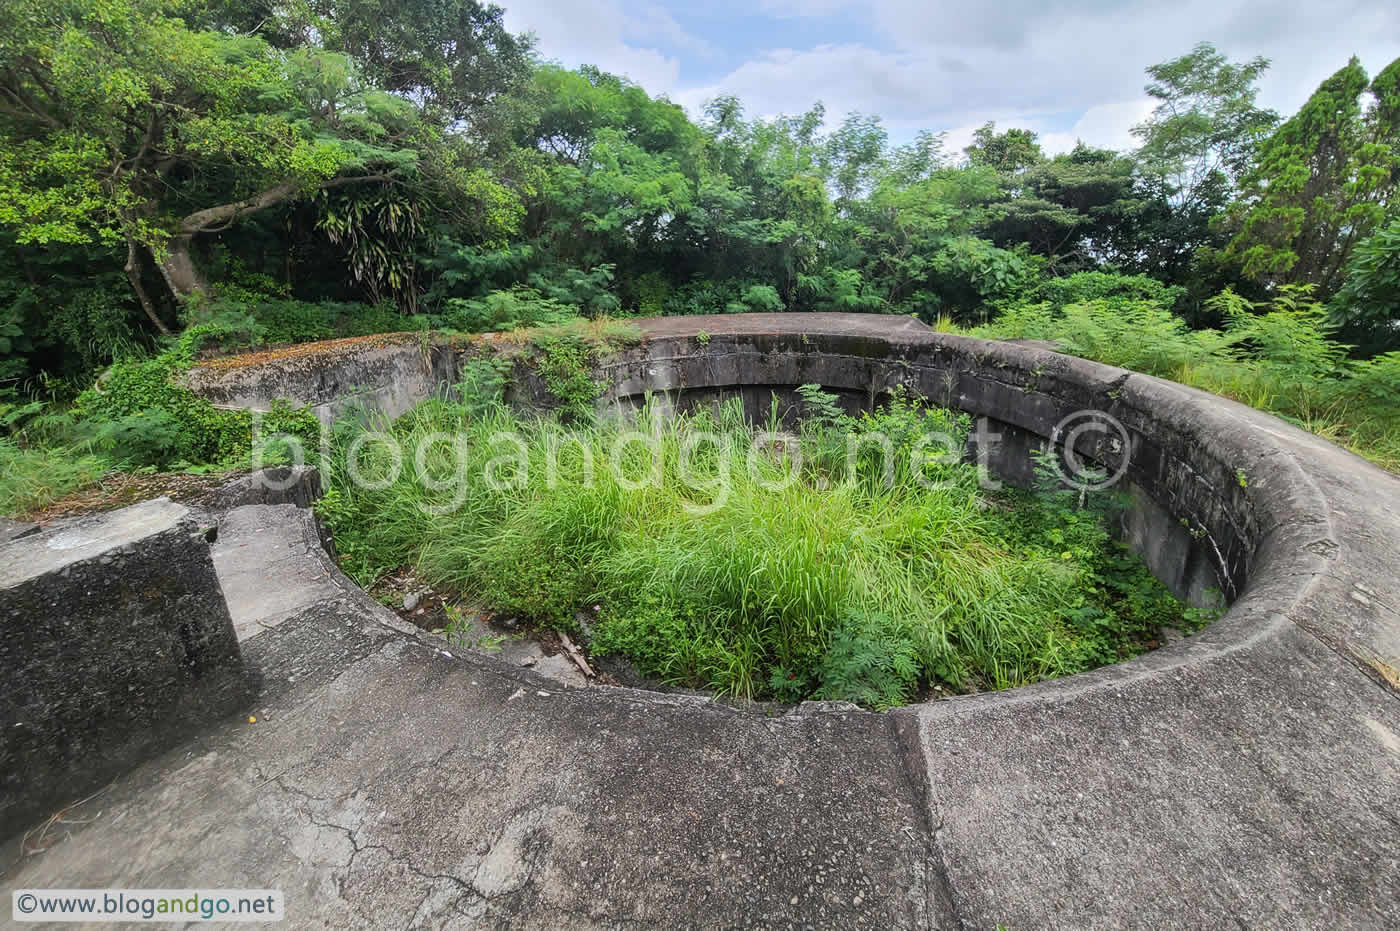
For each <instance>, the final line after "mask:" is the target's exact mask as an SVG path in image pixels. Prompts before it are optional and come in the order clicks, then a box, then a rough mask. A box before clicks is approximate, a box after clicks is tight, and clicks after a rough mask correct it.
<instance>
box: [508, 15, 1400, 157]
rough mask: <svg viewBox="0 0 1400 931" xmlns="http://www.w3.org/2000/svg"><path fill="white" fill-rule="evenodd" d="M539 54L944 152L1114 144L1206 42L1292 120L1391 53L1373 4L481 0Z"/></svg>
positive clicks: (1124, 144) (754, 112) (652, 85)
mask: <svg viewBox="0 0 1400 931" xmlns="http://www.w3.org/2000/svg"><path fill="white" fill-rule="evenodd" d="M496 2H497V3H498V4H500V5H501V6H503V7H505V10H506V16H505V20H506V25H507V26H508V27H509V28H510V29H511V31H513V32H532V33H534V34H535V36H536V40H537V46H536V48H537V50H538V52H539V53H540V55H541V56H542V57H543V58H546V59H553V60H557V61H559V62H562V63H563V64H565V65H567V66H569V67H575V66H578V65H582V64H592V65H597V66H598V67H600V68H602V69H603V70H604V71H610V72H612V73H614V74H622V75H626V76H627V77H629V78H631V79H632V80H633V81H635V82H636V83H638V84H640V85H641V86H642V87H644V88H646V89H647V90H648V91H649V92H651V93H652V94H653V95H661V94H665V95H666V96H668V97H670V98H671V99H672V100H674V101H675V102H676V103H679V104H681V105H683V106H684V107H685V108H686V110H687V111H689V112H690V114H691V115H692V116H698V115H699V114H700V112H701V108H702V107H703V106H704V104H705V102H706V101H707V100H709V99H711V98H713V97H714V96H715V95H716V94H735V95H737V96H738V97H739V98H740V99H741V100H742V101H743V103H744V108H745V112H746V113H747V114H748V116H750V117H772V116H776V115H778V114H796V113H801V112H803V111H805V110H807V109H808V108H809V107H810V106H811V105H812V104H813V103H814V102H816V101H818V100H820V101H822V102H823V103H824V104H825V105H826V112H827V116H828V122H829V123H831V122H833V121H835V122H839V120H840V118H841V117H842V116H844V115H845V114H847V113H850V112H852V111H860V112H862V113H874V114H878V115H880V116H881V117H882V118H883V119H884V122H885V126H886V127H887V128H888V130H889V132H890V138H891V141H893V142H895V143H900V142H905V141H908V140H910V139H912V138H913V137H914V135H915V134H916V133H917V132H918V131H919V130H922V129H929V130H933V131H935V132H947V133H948V140H947V146H948V148H949V149H950V150H952V151H957V150H958V149H961V147H962V146H964V145H966V144H967V143H968V142H969V141H970V140H971V137H972V131H973V130H974V129H975V128H976V127H978V126H980V125H982V124H983V123H985V122H986V121H988V120H995V121H996V122H997V124H998V125H999V126H1001V127H1003V128H1006V127H1009V126H1019V127H1024V128H1028V129H1033V130H1035V131H1036V132H1038V133H1040V137H1041V143H1042V145H1043V146H1044V148H1045V149H1046V150H1047V151H1048V152H1052V153H1053V152H1060V151H1067V150H1068V149H1070V148H1072V147H1073V146H1074V144H1075V142H1076V140H1078V139H1083V140H1084V141H1085V142H1087V143H1090V144H1092V145H1098V146H1107V147H1111V148H1116V149H1125V148H1131V147H1132V146H1133V145H1134V140H1133V138H1132V136H1131V133H1130V132H1129V131H1130V130H1131V128H1132V126H1133V125H1134V124H1136V123H1138V122H1140V121H1141V120H1142V119H1143V118H1144V117H1145V116H1147V114H1148V113H1150V112H1151V109H1152V104H1151V102H1150V101H1149V99H1148V98H1147V96H1146V95H1145V94H1144V93H1143V90H1142V88H1143V85H1144V84H1145V83H1146V81H1147V77H1146V75H1145V74H1144V73H1143V69H1144V68H1146V67H1147V66H1148V65H1150V64H1154V63H1156V62H1162V61H1166V60H1168V59H1171V58H1175V57H1177V56H1179V55H1183V54H1185V53H1186V52H1188V51H1190V49H1191V47H1192V46H1194V45H1195V44H1196V43H1197V42H1201V41H1208V42H1212V43H1214V44H1215V46H1216V47H1217V48H1219V49H1220V50H1221V51H1222V52H1224V53H1225V54H1226V55H1228V56H1229V57H1230V58H1231V59H1233V60H1236V61H1242V60H1247V59H1250V58H1253V57H1254V56H1256V55H1263V56H1264V57H1266V58H1268V59H1270V60H1271V61H1272V62H1273V66H1272V67H1271V68H1270V69H1269V71H1268V73H1267V74H1266V75H1265V77H1264V78H1263V79H1262V80H1261V81H1260V83H1259V88H1260V94H1259V103H1260V104H1261V105H1262V106H1267V107H1273V108H1274V109H1276V110H1278V111H1279V112H1280V113H1282V114H1283V115H1284V116H1288V115H1290V114H1291V113H1293V112H1294V111H1295V110H1297V108H1298V107H1299V106H1300V105H1301V104H1302V103H1303V101H1305V100H1306V99H1307V97H1308V95H1309V94H1310V93H1312V91H1313V90H1315V89H1316V87H1317V85H1318V84H1319V83H1320V82H1321V81H1322V80H1323V79H1324V78H1326V77H1327V76H1328V75H1329V74H1331V73H1332V72H1334V71H1336V70H1337V69H1338V68H1340V67H1342V66H1343V65H1344V64H1346V62H1347V59H1348V58H1349V57H1350V56H1352V55H1357V56H1359V57H1360V59H1361V63H1362V65H1363V66H1365V67H1366V69H1367V71H1368V73H1370V74H1375V73H1376V72H1378V71H1380V69H1381V68H1383V67H1385V65H1387V64H1389V63H1390V62H1391V61H1392V60H1394V59H1395V58H1396V57H1400V4H1396V3H1393V2H1390V0H1367V2H1356V0H1173V2H1169V3H1163V2H1160V0H1158V2H1149V0H1116V2H1109V0H980V2H979V0H970V2H968V0H961V2H949V0H699V2H689V3H687V2H680V0H665V2H662V0H496Z"/></svg>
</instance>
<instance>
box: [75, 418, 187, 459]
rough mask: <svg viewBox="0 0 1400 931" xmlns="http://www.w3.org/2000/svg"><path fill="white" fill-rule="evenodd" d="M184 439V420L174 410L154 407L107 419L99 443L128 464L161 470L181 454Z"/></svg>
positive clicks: (111, 454)
mask: <svg viewBox="0 0 1400 931" xmlns="http://www.w3.org/2000/svg"><path fill="white" fill-rule="evenodd" d="M181 439H182V437H181V430H180V424H179V423H178V422H177V421H176V420H175V418H174V417H173V416H172V415H171V414H170V412H168V411H164V410H161V409H159V408H153V409H150V410H144V411H137V412H136V413H135V414H127V415H126V416H124V417H119V418H117V419H116V420H108V421H105V422H103V423H102V424H101V425H100V426H99V427H98V430H97V437H96V445H97V448H98V449H101V450H102V451H104V452H105V453H107V455H108V456H109V458H110V459H111V460H112V461H113V462H115V463H118V464H120V465H122V466H124V467H126V468H141V467H144V466H153V467H155V468H156V469H157V470H161V469H164V468H165V467H166V466H168V465H169V464H170V463H171V462H173V461H174V460H175V459H177V458H179V456H180V449H181Z"/></svg>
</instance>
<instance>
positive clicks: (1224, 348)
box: [969, 288, 1400, 472]
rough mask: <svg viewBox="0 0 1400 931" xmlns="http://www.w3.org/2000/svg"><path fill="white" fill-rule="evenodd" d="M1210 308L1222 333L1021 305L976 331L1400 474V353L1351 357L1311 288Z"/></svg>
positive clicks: (1171, 320) (1115, 313)
mask: <svg viewBox="0 0 1400 931" xmlns="http://www.w3.org/2000/svg"><path fill="white" fill-rule="evenodd" d="M1209 303H1210V305H1211V307H1212V309H1213V310H1215V311H1217V312H1218V313H1219V314H1220V315H1221V316H1222V317H1223V318H1224V320H1225V326H1224V327H1223V328H1222V329H1219V330H1209V329H1208V330H1191V329H1188V328H1187V326H1186V323H1185V321H1183V320H1182V319H1181V318H1179V317H1177V316H1175V315H1173V314H1172V313H1171V312H1170V311H1169V310H1167V309H1166V308H1164V307H1162V306H1161V305H1159V304H1156V303H1153V302H1151V301H1141V300H1114V299H1105V300H1091V301H1084V302H1080V303H1075V304H1070V305H1067V306H1064V307H1056V306H1054V305H1051V304H1048V303H1042V304H1029V305H1020V306H1016V307H1012V308H1009V309H1007V310H1005V311H1003V312H1002V313H1001V315H1000V316H998V317H997V319H996V320H994V321H993V322H992V323H990V324H988V325H986V326H983V327H978V328H976V329H973V330H970V331H969V333H970V334H971V335H973V336H981V337H988V338H992V339H1044V340H1053V341H1055V342H1057V343H1058V344H1059V346H1060V348H1061V349H1063V350H1064V351H1065V352H1068V353H1071V354H1073V355H1077V356H1083V357H1084V358H1087V359H1093V360H1095V361H1097V362H1106V363H1108V364H1110V365H1118V366H1121V367H1123V368H1127V369H1132V370H1134V371H1137V372H1145V373H1147V374H1149V375H1156V376H1159V377H1161V378H1168V379H1171V380H1172V381H1177V382H1181V383H1182V384H1186V385H1191V386H1193V387H1196V388H1201V389H1203V390H1206V391H1210V392H1212V393H1214V394H1219V395H1223V396H1225V397H1229V398H1233V399H1234V400H1237V401H1240V402H1242V403H1244V404H1248V405H1250V406H1251V407H1257V408H1259V409H1261V410H1265V411H1269V412H1271V413H1274V414H1277V415H1279V416H1281V417H1283V418H1285V419H1287V420H1290V421H1292V422H1293V423H1295V424H1297V425H1298V426H1301V427H1303V428H1305V429H1308V430H1311V431H1312V432H1314V433H1317V434H1319V435H1321V436H1323V437H1326V438H1327V439H1329V440H1332V441H1333V442H1336V443H1338V444H1340V445H1342V446H1345V447H1347V448H1349V449H1351V450H1352V451H1354V452H1356V453H1358V454H1359V455H1362V456H1365V457H1366V458H1367V459H1370V460H1372V461H1373V462H1375V463H1376V464H1377V465H1379V466H1381V467H1382V468H1385V469H1388V470H1390V471H1392V472H1400V352H1392V353H1388V354H1386V355H1382V356H1378V357H1376V358H1374V359H1364V360H1361V359H1352V358H1349V357H1348V355H1347V351H1348V347H1347V346H1345V345H1344V344H1342V343H1340V342H1339V341H1338V340H1336V339H1335V338H1334V333H1335V328H1334V327H1333V326H1332V325H1331V324H1330V323H1329V322H1328V316H1327V310H1326V308H1325V307H1324V306H1323V305H1322V304H1320V303H1318V302H1316V301H1313V300H1311V299H1310V298H1309V296H1308V293H1307V291H1306V290H1303V289H1296V288H1284V289H1282V290H1281V292H1280V293H1279V294H1278V295H1277V296H1276V297H1275V298H1274V299H1273V300H1272V301H1270V302H1267V303H1261V304H1254V303H1251V302H1249V301H1246V300H1244V299H1243V298H1240V297H1239V296H1237V295H1235V294H1233V293H1231V292H1229V291H1226V292H1225V293H1223V294H1221V295H1219V296H1218V297H1216V298H1214V299H1213V300H1212V301H1211V302H1209Z"/></svg>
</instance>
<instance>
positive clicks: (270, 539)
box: [212, 504, 342, 642]
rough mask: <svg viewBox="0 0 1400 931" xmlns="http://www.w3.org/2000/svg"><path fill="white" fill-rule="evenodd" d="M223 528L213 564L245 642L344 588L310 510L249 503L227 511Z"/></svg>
mask: <svg viewBox="0 0 1400 931" xmlns="http://www.w3.org/2000/svg"><path fill="white" fill-rule="evenodd" d="M288 525H291V526H290V528H289V527H288ZM218 528H219V533H218V537H217V539H216V540H215V542H214V545H213V548H212V550H213V557H214V567H215V569H216V570H217V572H218V576H219V585H220V587H221V588H222V590H223V594H224V600H225V601H226V602H227V604H228V611H229V616H230V617H232V618H233V629H234V633H235V634H236V635H237V636H238V639H239V641H240V642H241V641H244V640H248V639H250V638H251V637H253V636H256V635H257V634H258V633H260V632H262V631H264V630H268V629H270V628H273V627H276V626H277V625H278V624H280V623H282V622H283V621H285V620H286V619H287V618H289V617H292V616H294V615H296V614H299V613H300V612H301V611H302V609H304V608H306V607H307V606H308V605H311V604H315V603H316V602H318V601H324V600H325V599H327V598H334V597H337V596H339V595H340V594H341V592H342V588H341V585H340V583H339V581H338V577H337V576H338V574H337V573H336V570H335V565H334V563H333V562H332V561H331V559H330V557H329V555H328V554H327V553H326V551H325V549H324V548H323V547H322V544H321V542H320V538H319V533H318V528H317V526H316V518H315V517H314V516H313V515H312V513H311V511H310V510H307V509H306V508H301V507H297V506H296V505H295V504H276V505H258V504H245V505H240V506H239V507H236V508H233V509H232V510H230V511H226V512H225V513H223V514H222V515H221V516H220V517H219V519H218ZM288 529H290V530H292V531H293V532H292V533H288V532H287V530H288Z"/></svg>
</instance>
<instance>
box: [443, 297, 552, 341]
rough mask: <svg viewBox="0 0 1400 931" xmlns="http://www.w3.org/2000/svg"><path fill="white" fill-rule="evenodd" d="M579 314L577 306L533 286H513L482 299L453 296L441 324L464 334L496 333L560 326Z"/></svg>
mask: <svg viewBox="0 0 1400 931" xmlns="http://www.w3.org/2000/svg"><path fill="white" fill-rule="evenodd" d="M577 316H578V310H577V308H574V307H570V306H567V305H564V304H560V303H559V302H558V301H554V300H551V299H549V298H546V297H544V296H542V295H541V294H540V292H538V291H536V290H534V289H533V288H514V289H512V290H510V291H493V292H491V293H490V294H488V295H486V297H483V298H472V299H470V300H462V299H456V298H454V299H451V300H449V301H447V309H446V311H445V312H444V313H443V315H442V323H443V325H444V326H446V327H448V328H449V329H453V330H461V331H462V332H464V333H496V332H500V331H503V330H514V329H518V328H520V327H539V326H557V325H558V324H561V323H564V322H565V321H567V320H569V319H571V318H574V317H577Z"/></svg>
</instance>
